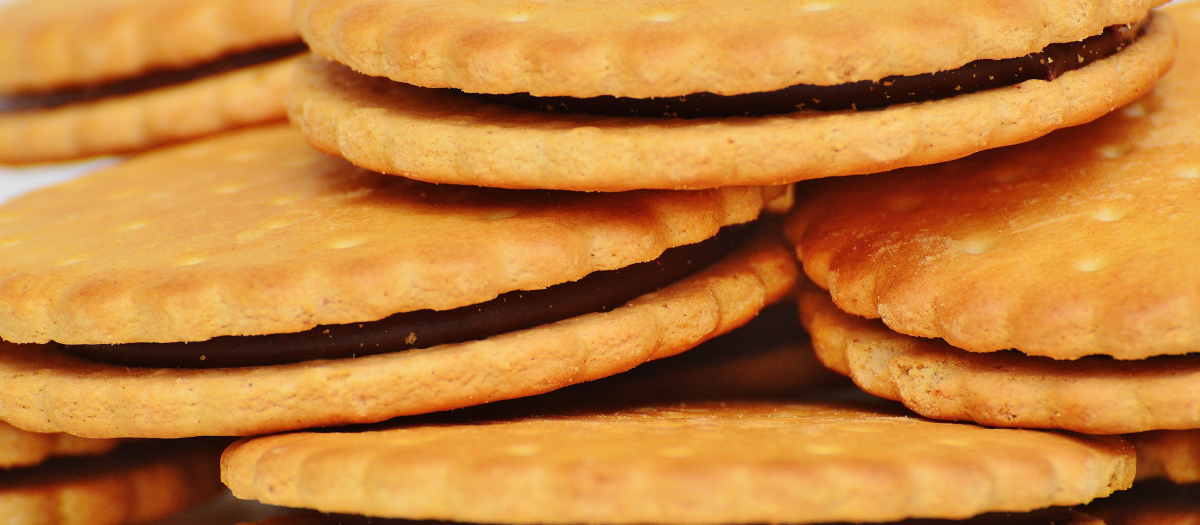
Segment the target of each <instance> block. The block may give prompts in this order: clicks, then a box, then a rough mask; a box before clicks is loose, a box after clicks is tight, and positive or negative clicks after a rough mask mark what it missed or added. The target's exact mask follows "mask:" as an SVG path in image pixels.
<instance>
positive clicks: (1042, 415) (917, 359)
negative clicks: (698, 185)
mask: <svg viewBox="0 0 1200 525" xmlns="http://www.w3.org/2000/svg"><path fill="white" fill-rule="evenodd" d="M800 313H801V319H802V321H803V322H804V326H805V328H806V329H807V330H808V332H809V334H811V335H812V342H813V348H815V349H816V352H817V356H818V357H819V358H820V359H821V361H822V362H824V363H825V365H826V366H828V367H830V368H832V369H833V370H836V371H838V372H840V373H842V374H845V375H847V376H849V377H850V378H851V379H853V380H854V382H855V383H857V384H858V385H859V386H860V387H862V388H863V390H866V391H867V392H870V393H872V394H875V395H877V396H880V397H884V398H887V399H894V400H897V401H901V402H903V403H904V405H905V406H907V407H909V408H910V409H912V410H913V411H915V412H917V413H919V414H921V415H923V416H925V417H929V418H933V419H942V420H966V421H975V422H978V423H981V424H984V425H988V426H995V427H1022V428H1063V429H1068V430H1075V431H1078V432H1087V433H1093V434H1123V433H1130V432H1143V431H1147V430H1155V429H1191V428H1200V356H1196V355H1184V356H1157V357H1151V358H1148V359H1143V360H1138V361H1118V360H1115V359H1113V358H1111V357H1107V356H1091V357H1085V358H1081V359H1078V360H1075V361H1057V360H1054V359H1051V358H1048V357H1043V356H1029V355H1025V354H1022V353H1020V352H1017V351H1014V350H1007V351H1001V352H992V353H972V352H967V351H964V350H962V349H959V348H955V347H953V346H950V345H949V344H947V343H946V342H945V341H943V340H939V339H926V338H920V337H913V336H909V335H904V334H900V333H897V332H894V331H892V330H891V329H889V328H888V327H887V326H884V324H883V323H882V322H880V321H879V320H878V319H864V318H862V317H858V316H855V315H851V314H847V313H845V312H843V311H841V310H840V309H838V308H837V306H835V305H834V304H833V301H832V300H831V299H830V297H829V293H828V292H825V291H823V290H819V289H816V287H815V286H812V285H811V284H810V285H808V286H807V287H806V289H805V290H804V291H803V292H801V297H800ZM1187 435H1192V434H1190V433H1189V434H1187ZM1181 436H1182V435H1181ZM1181 439H1185V440H1188V439H1189V438H1186V437H1181ZM1176 450H1178V449H1176ZM1182 460H1183V461H1185V462H1186V461H1187V460H1186V459H1182ZM1155 468H1157V467H1155Z"/></svg>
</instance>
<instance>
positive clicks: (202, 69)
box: [0, 42, 308, 112]
mask: <svg viewBox="0 0 1200 525" xmlns="http://www.w3.org/2000/svg"><path fill="white" fill-rule="evenodd" d="M306 50H308V47H307V46H305V45H304V43H303V42H290V43H287V44H282V45H277V46H271V47H265V48H260V49H253V50H250V51H245V52H242V53H234V54H230V55H225V56H224V57H221V58H219V59H217V60H215V61H212V62H208V63H205V64H203V65H200V66H198V67H193V68H188V69H163V70H157V71H151V72H148V73H145V74H143V75H141V76H138V77H134V78H129V79H125V80H117V81H114V82H109V83H105V84H98V85H95V86H80V87H71V88H65V89H59V90H55V91H50V92H44V93H30V94H26V95H18V96H14V97H0V112H5V111H30V110H38V109H51V108H56V107H59V106H66V105H68V104H78V103H81V102H91V101H94V100H99V99H102V98H108V97H119V96H122V95H129V94H131V93H137V92H139V91H149V90H151V89H158V88H161V87H167V86H173V85H176V84H183V83H185V82H191V81H193V80H197V79H200V78H203V77H208V76H213V75H217V74H221V73H225V72H228V71H233V70H235V69H241V68H244V67H250V66H256V65H259V64H265V63H267V62H271V61H274V60H279V59H281V58H284V57H289V56H292V55H295V54H298V53H303V52H304V51H306Z"/></svg>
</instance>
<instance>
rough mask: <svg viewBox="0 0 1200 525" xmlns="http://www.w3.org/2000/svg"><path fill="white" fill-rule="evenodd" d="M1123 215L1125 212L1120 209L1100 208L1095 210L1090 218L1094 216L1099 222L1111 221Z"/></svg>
mask: <svg viewBox="0 0 1200 525" xmlns="http://www.w3.org/2000/svg"><path fill="white" fill-rule="evenodd" d="M1124 216H1125V212H1124V211H1122V210H1114V209H1112V208H1102V209H1101V210H1099V211H1097V212H1096V213H1095V215H1092V218H1094V219H1096V220H1098V221H1101V222H1112V221H1115V220H1117V219H1120V218H1121V217H1124Z"/></svg>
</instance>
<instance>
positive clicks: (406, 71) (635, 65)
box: [295, 0, 1162, 98]
mask: <svg viewBox="0 0 1200 525" xmlns="http://www.w3.org/2000/svg"><path fill="white" fill-rule="evenodd" d="M1157 3H1162V2H1161V1H1147V0H1134V1H1121V2H1111V1H1110V2H1088V3H1081V2H1074V1H1070V0H1021V1H1010V2H976V1H972V0H954V1H950V2H938V3H936V4H931V3H929V2H923V1H921V0H903V1H895V0H809V1H791V0H762V1H757V2H751V3H744V4H739V5H736V6H733V5H729V4H728V3H727V2H723V1H721V0H684V1H673V2H661V1H652V0H633V1H624V2H619V3H614V2H604V1H601V0H588V1H575V2H527V1H523V0H492V1H488V2H478V1H472V0H454V1H447V2H436V3H430V2H423V1H419V0H301V1H299V2H297V4H296V10H295V17H296V23H297V26H298V27H299V30H300V32H301V34H302V36H303V37H304V39H305V41H307V42H308V43H309V44H310V45H311V46H312V48H313V49H314V51H316V53H317V54H319V55H321V56H324V57H326V58H329V59H331V60H334V61H336V62H340V63H343V64H346V65H348V66H350V67H352V68H354V70H356V71H360V72H363V73H366V74H369V75H372V76H380V77H389V78H391V79H393V80H397V81H400V82H405V83H408V84H414V85H418V86H425V87H452V88H458V89H462V90H464V91H468V92H472V93H532V94H534V95H535V96H573V97H591V96H597V95H614V96H628V97H636V98H648V97H674V96H682V95H689V94H692V93H700V92H710V93H717V94H722V95H733V94H741V93H753V92H762V91H775V90H778V89H782V88H784V87H788V86H792V85H796V84H816V85H835V84H843V83H847V82H855V81H859V80H879V79H881V78H883V77H886V76H889V75H917V74H921V73H932V72H935V71H944V70H948V69H955V68H957V67H960V66H962V65H964V64H966V63H968V62H971V61H973V60H978V59H997V58H1012V57H1019V56H1023V55H1026V54H1029V53H1033V52H1036V51H1040V50H1041V49H1043V48H1044V47H1046V45H1048V44H1051V43H1056V42H1076V41H1079V40H1083V39H1084V38H1087V37H1089V36H1092V35H1096V34H1099V33H1100V32H1101V31H1102V30H1103V28H1104V27H1106V26H1109V25H1114V24H1125V23H1130V22H1135V21H1137V20H1141V19H1142V18H1143V17H1145V16H1146V13H1147V11H1148V10H1149V8H1150V6H1151V5H1152V4H1157Z"/></svg>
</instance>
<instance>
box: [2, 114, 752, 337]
mask: <svg viewBox="0 0 1200 525" xmlns="http://www.w3.org/2000/svg"><path fill="white" fill-rule="evenodd" d="M764 195H765V190H763V189H760V188H745V187H742V188H722V189H717V190H709V191H695V192H668V191H658V192H634V193H626V194H621V195H614V194H579V193H554V192H532V191H531V192H513V191H505V190H489V189H483V188H470V187H450V186H433V185H426V184H422V183H417V182H412V181H408V180H405V179H401V178H398V177H389V176H384V175H379V174H375V173H370V172H367V171H365V170H361V169H358V168H355V167H354V166H352V165H350V164H348V163H346V162H345V161H343V160H341V159H335V158H331V157H328V156H325V155H322V154H320V153H318V152H316V151H313V150H312V149H311V148H310V147H308V145H307V144H305V142H304V140H303V139H302V138H301V137H300V136H299V134H298V133H296V132H295V131H294V130H292V129H290V128H288V127H287V126H273V127H265V128H258V129H251V130H246V131H242V132H239V133H235V134H230V135H226V136H220V137H215V138H212V139H209V140H206V141H201V142H196V143H192V144H188V145H183V146H179V147H174V148H169V149H164V150H160V151H157V152H153V153H150V154H147V155H144V156H141V157H138V158H135V159H132V160H130V161H127V162H125V163H123V164H120V165H118V166H115V167H113V168H110V169H108V170H105V171H103V172H99V173H95V174H92V175H89V176H87V177H84V178H80V179H76V180H74V181H71V182H69V183H67V184H64V185H60V186H57V187H54V188H49V189H46V190H42V191H41V192H38V193H35V194H31V195H27V196H24V197H22V198H18V199H16V200H14V201H11V202H9V203H6V204H5V205H4V206H3V207H0V338H3V339H5V340H7V341H11V342H17V343H28V342H37V343H44V342H47V341H50V340H53V341H57V342H59V343H63V344H109V343H124V342H134V341H146V342H176V341H203V340H207V339H209V338H212V337H215V336H220V335H252V334H272V333H289V332H298V331H301V330H306V329H309V328H312V327H313V326H316V325H318V324H343V323H351V322H364V321H373V320H377V319H381V318H384V317H387V316H389V315H392V314H394V313H397V312H406V311H412V310H419V309H425V308H430V309H435V310H446V309H450V308H456V307H460V306H465V305H469V304H477V303H481V302H484V301H487V300H490V299H492V298H495V297H496V296H497V295H498V294H500V293H503V292H507V291H510V290H533V289H540V288H545V287H547V286H550V285H553V284H559V283H563V282H568V281H574V280H577V279H579V278H581V277H583V276H585V275H587V274H590V273H592V272H596V271H602V270H610V269H615V268H623V267H625V266H628V265H630V264H633V263H637V262H642V261H647V260H651V259H654V258H656V257H658V256H659V255H660V254H661V253H662V252H663V251H664V250H666V249H668V248H671V247H674V246H680V245H684V244H691V243H696V242H700V241H702V240H704V239H707V238H709V237H711V236H713V235H714V234H715V233H716V232H717V230H718V229H719V228H721V227H722V226H726V225H729V224H736V223H743V222H747V221H750V220H753V219H754V218H755V217H757V215H758V213H759V210H761V209H762V207H763V203H764V200H765V199H764ZM35 290H36V292H35Z"/></svg>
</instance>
